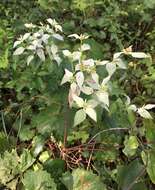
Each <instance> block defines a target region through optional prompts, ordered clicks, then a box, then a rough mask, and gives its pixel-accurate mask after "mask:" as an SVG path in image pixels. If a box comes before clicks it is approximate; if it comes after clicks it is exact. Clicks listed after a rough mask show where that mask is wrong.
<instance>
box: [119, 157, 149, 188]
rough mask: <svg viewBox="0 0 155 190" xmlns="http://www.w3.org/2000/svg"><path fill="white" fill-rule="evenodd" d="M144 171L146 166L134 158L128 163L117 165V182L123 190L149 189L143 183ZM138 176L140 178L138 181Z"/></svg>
mask: <svg viewBox="0 0 155 190" xmlns="http://www.w3.org/2000/svg"><path fill="white" fill-rule="evenodd" d="M142 171H144V166H143V165H142V164H141V163H140V162H139V161H138V160H134V161H132V162H131V163H130V164H128V165H122V166H118V167H117V182H118V186H119V189H121V190H127V189H132V190H148V189H147V187H146V185H145V184H144V183H143V178H141V173H142ZM137 176H139V178H138V179H139V180H138V181H137Z"/></svg>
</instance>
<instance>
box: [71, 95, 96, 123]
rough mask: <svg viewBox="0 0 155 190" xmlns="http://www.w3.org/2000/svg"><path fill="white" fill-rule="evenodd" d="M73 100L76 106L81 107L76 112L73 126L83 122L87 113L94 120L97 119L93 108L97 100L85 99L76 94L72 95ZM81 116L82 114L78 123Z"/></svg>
mask: <svg viewBox="0 0 155 190" xmlns="http://www.w3.org/2000/svg"><path fill="white" fill-rule="evenodd" d="M73 100H74V101H75V102H76V104H77V106H78V107H79V108H81V109H80V110H78V111H77V112H76V115H75V120H74V125H75V126H76V125H78V124H80V123H81V122H83V121H84V120H85V118H86V115H88V116H89V117H90V118H91V119H93V120H94V121H97V115H96V111H95V109H94V108H95V107H96V106H97V102H96V101H95V100H88V101H86V100H83V99H82V98H81V97H78V96H76V95H74V96H73ZM81 116H82V119H81V120H80V123H79V122H78V121H79V118H80V117H81ZM77 119H78V121H77ZM77 123H78V124H77Z"/></svg>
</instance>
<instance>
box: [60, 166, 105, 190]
mask: <svg viewBox="0 0 155 190" xmlns="http://www.w3.org/2000/svg"><path fill="white" fill-rule="evenodd" d="M62 182H63V183H64V184H65V185H66V187H67V189H68V190H106V187H105V185H104V184H103V183H102V182H101V180H100V178H99V177H98V176H97V175H95V174H93V172H92V171H86V170H84V169H75V170H73V172H72V175H71V174H70V173H69V172H66V173H65V174H63V178H62Z"/></svg>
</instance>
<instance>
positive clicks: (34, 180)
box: [22, 170, 57, 190]
mask: <svg viewBox="0 0 155 190" xmlns="http://www.w3.org/2000/svg"><path fill="white" fill-rule="evenodd" d="M22 183H23V185H24V187H25V189H27V190H56V189H57V188H56V184H55V182H54V180H53V178H51V176H50V174H49V173H47V172H46V171H43V170H38V171H32V170H28V171H27V172H26V173H25V174H24V177H23V179H22Z"/></svg>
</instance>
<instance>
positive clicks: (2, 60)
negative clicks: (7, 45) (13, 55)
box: [0, 49, 9, 69]
mask: <svg viewBox="0 0 155 190" xmlns="http://www.w3.org/2000/svg"><path fill="white" fill-rule="evenodd" d="M8 62H9V61H8V49H6V50H5V52H4V54H3V55H2V56H0V68H3V69H5V68H7V66H8Z"/></svg>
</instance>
